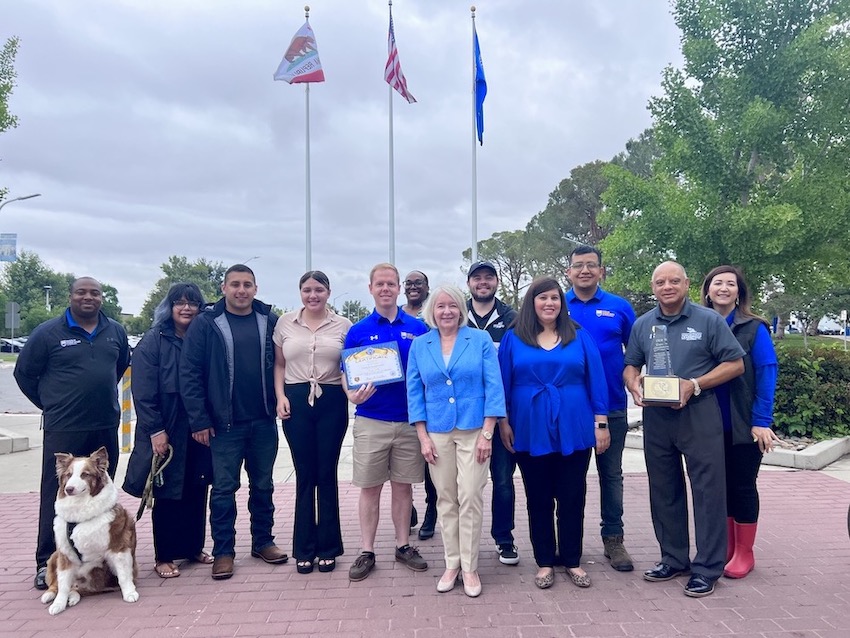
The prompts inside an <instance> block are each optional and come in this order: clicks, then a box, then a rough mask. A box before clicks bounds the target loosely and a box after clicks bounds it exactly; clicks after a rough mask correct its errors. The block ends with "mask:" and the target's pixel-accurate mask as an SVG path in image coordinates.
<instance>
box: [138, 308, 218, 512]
mask: <svg viewBox="0 0 850 638" xmlns="http://www.w3.org/2000/svg"><path fill="white" fill-rule="evenodd" d="M182 346H183V340H182V339H181V338H180V337H178V336H177V335H176V334H174V326H173V324H172V323H171V321H167V322H165V323H164V324H161V325H159V326H155V327H153V328H151V329H150V330H149V331H148V332H147V333H145V336H144V337H143V338H142V340H141V341H140V342H139V345H137V346H136V349H135V350H134V351H133V376H132V385H133V404H134V405H135V407H136V436H135V442H134V445H133V453H132V454H131V455H130V461H129V463H128V465H127V475H126V477H125V479H124V491H126V492H127V493H128V494H132V495H133V496H136V497H141V495H142V492H143V491H144V488H145V481H146V480H147V476H148V474H149V473H150V469H151V459H152V458H153V446H152V445H151V436H152V435H154V434H156V433H158V432H162V431H165V433H166V434H167V435H168V442H169V443H170V444H171V447H173V448H174V456H173V457H172V459H171V462H170V463H169V464H168V466H167V467H166V468H165V470H163V474H162V476H163V479H164V483H163V485H162V487H157V486H154V495H155V496H157V497H161V498H168V499H175V500H176V499H180V498H182V496H183V484H184V481H186V482H191V483H195V484H197V483H209V482H210V480H211V477H212V458H211V456H210V451H209V448H208V447H206V446H203V445H200V444H195V443H192V442H190V441H189V418H188V415H187V414H186V410H185V408H184V407H183V401H182V400H181V398H180V379H179V370H180V353H181V350H182ZM188 445H194V446H196V449H195V450H194V452H193V454H192V456H191V459H192V463H191V467H186V462H187V458H188V455H187V446H188Z"/></svg>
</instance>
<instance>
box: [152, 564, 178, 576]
mask: <svg viewBox="0 0 850 638" xmlns="http://www.w3.org/2000/svg"><path fill="white" fill-rule="evenodd" d="M153 570H154V571H155V572H156V574H157V576H159V577H160V578H177V577H178V576H179V575H180V570H179V569H177V566H176V565H175V564H174V563H168V562H161V563H157V564H156V565H154V568H153Z"/></svg>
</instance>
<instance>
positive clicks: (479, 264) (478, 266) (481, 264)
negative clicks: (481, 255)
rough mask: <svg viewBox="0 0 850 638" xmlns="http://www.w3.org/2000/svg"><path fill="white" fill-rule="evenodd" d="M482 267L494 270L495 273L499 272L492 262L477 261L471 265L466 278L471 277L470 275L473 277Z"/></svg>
mask: <svg viewBox="0 0 850 638" xmlns="http://www.w3.org/2000/svg"><path fill="white" fill-rule="evenodd" d="M482 268H486V269H488V270H492V271H493V274H494V275H498V274H499V273H498V271H497V270H496V267H495V266H494V265H493V264H492V262H489V261H476V262H475V263H474V264H472V266H470V267H469V272H468V273H467V275H466V278H467V279H469V278H470V277H472V275H474V274H475V273H476V272H478V271H479V270H481V269H482Z"/></svg>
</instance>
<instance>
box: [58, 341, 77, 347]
mask: <svg viewBox="0 0 850 638" xmlns="http://www.w3.org/2000/svg"><path fill="white" fill-rule="evenodd" d="M81 343H82V340H80V339H62V341H60V342H59V345H60V346H62V347H63V348H67V347H68V346H78V345H80V344H81Z"/></svg>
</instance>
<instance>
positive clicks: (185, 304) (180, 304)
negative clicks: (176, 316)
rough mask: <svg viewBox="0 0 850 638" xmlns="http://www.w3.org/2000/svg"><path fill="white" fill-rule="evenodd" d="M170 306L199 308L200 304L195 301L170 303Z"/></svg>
mask: <svg viewBox="0 0 850 638" xmlns="http://www.w3.org/2000/svg"><path fill="white" fill-rule="evenodd" d="M171 305H172V306H174V307H175V308H200V307H201V304H199V303H198V302H197V301H172V302H171Z"/></svg>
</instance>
